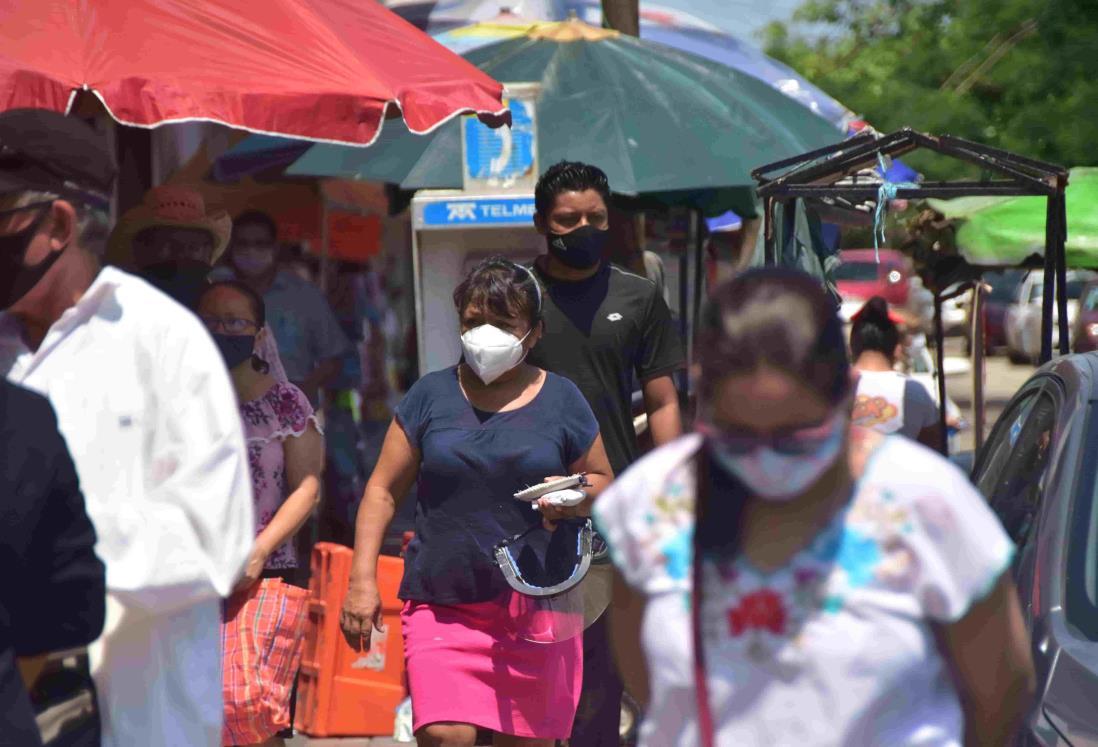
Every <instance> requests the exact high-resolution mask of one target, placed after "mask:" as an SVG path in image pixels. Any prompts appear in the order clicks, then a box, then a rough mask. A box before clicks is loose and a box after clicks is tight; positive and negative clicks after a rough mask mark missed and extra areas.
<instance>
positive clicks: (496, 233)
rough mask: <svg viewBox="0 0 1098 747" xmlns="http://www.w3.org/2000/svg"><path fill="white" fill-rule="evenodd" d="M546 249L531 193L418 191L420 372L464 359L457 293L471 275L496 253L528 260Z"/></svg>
mask: <svg viewBox="0 0 1098 747" xmlns="http://www.w3.org/2000/svg"><path fill="white" fill-rule="evenodd" d="M544 251H545V239H544V237H542V236H541V235H540V234H538V232H537V231H536V230H535V228H534V198H533V196H532V195H529V194H509V195H503V194H500V195H491V194H478V195H471V194H469V193H468V192H462V191H458V190H437V191H429V190H428V191H422V192H418V193H417V194H416V196H415V197H414V198H413V200H412V261H413V264H414V272H415V304H416V337H417V343H418V346H419V373H420V375H421V376H422V375H423V374H426V373H430V372H431V371H438V370H440V369H443V368H446V367H447V366H452V365H454V364H455V363H457V362H458V359H459V358H460V357H461V340H460V332H459V330H458V316H457V311H456V310H455V309H454V300H453V294H454V288H456V287H457V285H458V283H460V282H461V280H462V278H464V277H465V275H466V273H468V271H469V270H470V269H472V268H473V267H474V266H475V265H476V264H477V263H478V262H480V261H481V260H483V259H486V258H487V257H490V256H492V255H495V254H500V255H503V256H505V257H507V258H508V259H511V260H514V261H515V262H519V263H523V264H528V263H530V262H532V261H533V260H534V258H535V257H537V256H538V255H539V254H542V253H544Z"/></svg>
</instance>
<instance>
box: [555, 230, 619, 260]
mask: <svg viewBox="0 0 1098 747" xmlns="http://www.w3.org/2000/svg"><path fill="white" fill-rule="evenodd" d="M609 237H610V232H609V231H600V230H599V229H597V228H595V227H594V226H580V227H579V228H577V229H576V230H574V231H569V232H568V233H552V232H550V233H548V234H547V235H546V236H545V240H546V243H548V245H549V254H551V255H552V256H553V257H554V258H556V259H557V260H558V261H559V262H560V263H561V264H563V265H566V266H568V267H571V268H572V269H573V270H589V269H591V268H592V267H594V266H595V265H597V264H598V263H599V262H601V261H602V256H603V253H604V251H605V250H606V241H607V239H608V238H609Z"/></svg>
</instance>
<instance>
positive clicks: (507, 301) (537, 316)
mask: <svg viewBox="0 0 1098 747" xmlns="http://www.w3.org/2000/svg"><path fill="white" fill-rule="evenodd" d="M470 306H476V307H478V308H481V309H485V310H487V311H490V312H492V313H493V314H496V315H497V316H501V317H516V318H519V319H525V320H526V321H527V322H528V323H529V325H530V328H531V329H533V328H534V325H536V324H537V323H538V322H540V321H541V287H540V286H539V285H538V281H537V279H536V278H535V277H534V273H533V272H532V271H531V270H529V269H527V268H525V267H523V266H522V265H519V264H516V263H515V262H512V261H511V260H509V259H506V258H505V257H500V256H496V257H489V258H488V259H486V260H484V261H483V262H481V263H480V264H479V265H477V266H476V267H474V268H473V270H472V271H471V272H470V273H469V274H468V275H466V277H465V279H464V280H462V281H461V284H460V285H458V287H457V288H455V289H454V307H455V308H456V309H457V312H458V315H459V316H460V315H461V313H462V312H463V311H465V309H467V308H469V307H470Z"/></svg>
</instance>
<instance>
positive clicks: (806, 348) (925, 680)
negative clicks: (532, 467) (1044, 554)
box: [594, 269, 1033, 747]
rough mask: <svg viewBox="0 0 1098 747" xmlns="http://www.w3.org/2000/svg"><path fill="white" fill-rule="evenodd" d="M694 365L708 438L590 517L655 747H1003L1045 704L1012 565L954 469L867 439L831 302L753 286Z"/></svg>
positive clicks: (813, 292)
mask: <svg viewBox="0 0 1098 747" xmlns="http://www.w3.org/2000/svg"><path fill="white" fill-rule="evenodd" d="M696 349H697V350H698V351H699V361H698V363H699V398H700V401H699V415H698V420H699V425H698V428H697V431H698V432H697V433H695V434H693V435H689V436H685V437H683V438H682V439H680V440H678V441H676V442H673V443H671V444H668V445H667V446H665V447H663V448H661V449H659V450H657V451H655V452H653V453H651V454H649V455H648V456H647V457H646V458H644V459H642V460H641V461H640V462H638V463H637V464H636V465H635V466H634V467H633V468H632V469H631V470H629V471H628V472H626V473H625V474H624V475H623V476H622V478H621V479H620V480H619V481H618V482H616V483H614V484H613V485H612V486H611V487H610V489H608V490H607V491H606V492H605V493H604V494H603V495H602V496H601V497H600V498H599V499H598V501H596V503H595V507H594V513H595V519H596V521H597V523H598V525H599V527H600V529H601V530H602V532H603V534H604V536H605V537H606V539H607V542H608V544H609V546H610V548H611V553H612V556H613V558H614V561H615V565H616V567H617V570H618V572H619V574H620V575H619V578H618V581H617V584H616V589H615V594H616V597H617V598H616V599H615V602H614V604H613V605H612V607H611V610H612V625H613V632H614V635H613V636H612V639H613V641H614V643H615V646H616V648H617V649H618V650H617V654H618V659H619V666H620V668H621V669H622V672H623V675H624V676H625V679H626V681H627V683H628V684H629V688H630V690H631V691H632V692H633V694H634V695H636V696H637V697H638V698H639V699H641V700H642V701H647V703H648V710H647V713H646V719H645V722H644V724H643V726H642V730H641V743H642V744H644V745H650V746H652V747H655V746H656V745H658V746H659V747H672V746H675V745H678V746H680V747H687V746H689V747H693V746H695V745H697V746H698V747H712V745H775V746H778V745H793V744H796V745H889V747H902V746H904V745H909V746H912V745H920V746H924V745H925V746H929V745H934V746H936V747H944V746H949V747H954V746H955V747H960V745H962V744H965V745H1003V744H1006V743H1007V741H1008V740H1009V738H1010V735H1011V732H1012V730H1013V729H1014V728H1015V727H1016V725H1017V724H1018V723H1019V720H1020V718H1021V717H1022V716H1023V715H1024V713H1025V711H1026V707H1027V705H1028V703H1029V698H1030V696H1031V693H1032V689H1033V670H1032V663H1031V661H1030V656H1029V639H1028V636H1027V634H1026V631H1025V627H1024V624H1023V621H1022V616H1021V612H1020V609H1019V604H1018V599H1017V595H1016V593H1015V589H1014V585H1013V583H1012V581H1011V578H1010V573H1009V568H1010V562H1011V557H1012V554H1013V550H1014V548H1013V547H1012V546H1011V543H1010V541H1009V540H1008V538H1007V536H1006V534H1005V533H1004V531H1003V529H1002V527H1001V526H1000V525H999V523H998V521H997V520H996V518H995V517H994V515H993V514H992V513H991V511H990V510H989V509H988V507H987V505H986V504H985V502H984V500H983V498H982V497H981V496H980V495H979V494H977V493H976V491H975V490H974V489H973V487H972V486H971V485H970V484H969V482H968V480H967V479H966V478H965V476H964V475H963V474H962V473H961V472H960V471H958V470H957V469H956V468H955V467H953V466H952V465H951V464H950V463H949V462H947V461H946V460H945V459H943V458H942V457H941V456H939V455H937V454H936V453H934V452H932V451H930V450H929V449H927V448H925V447H923V446H920V445H919V444H917V443H915V442H913V441H910V440H908V439H904V438H901V437H895V436H882V435H880V434H877V433H874V432H872V431H868V430H861V429H858V428H852V427H851V426H850V408H851V396H852V391H851V390H852V386H851V384H852V377H851V374H850V366H849V362H848V360H847V358H846V352H845V347H844V345H843V339H842V328H841V325H840V323H839V320H838V318H837V316H836V314H835V311H834V308H833V305H832V304H831V303H830V302H829V300H828V298H827V296H826V295H825V293H824V292H823V290H822V289H821V288H820V286H819V284H818V283H817V282H816V281H815V280H813V279H811V278H809V277H808V276H807V275H804V274H801V273H797V272H793V271H789V270H776V269H770V270H756V271H752V272H748V273H745V274H743V275H741V276H739V277H738V278H736V279H735V280H733V281H731V282H730V283H728V284H726V285H725V286H723V287H722V288H720V289H718V290H717V291H716V293H715V294H714V297H713V302H712V304H711V306H710V308H709V310H708V311H707V314H706V315H705V317H704V318H703V320H702V322H701V328H700V330H699V341H698V345H697V347H696Z"/></svg>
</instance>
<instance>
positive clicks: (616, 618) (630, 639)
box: [607, 569, 649, 710]
mask: <svg viewBox="0 0 1098 747" xmlns="http://www.w3.org/2000/svg"><path fill="white" fill-rule="evenodd" d="M645 605H646V600H645V598H644V596H642V595H641V594H638V593H637V592H636V591H634V590H633V589H631V588H630V587H629V585H628V584H626V583H625V579H623V578H622V577H621V573H619V572H618V571H617V569H615V570H614V592H613V598H612V599H611V601H610V609H609V610H608V611H607V614H609V615H610V643H611V645H612V646H613V648H614V660H615V661H616V662H617V665H618V672H619V673H620V674H621V679H622V682H624V683H625V689H626V691H628V693H629V694H630V695H632V696H633V699H634V700H635V701H637V704H638V705H639V706H640V707H641V709H642V710H643V709H644V708H645V707H647V705H648V696H649V692H648V665H647V663H646V661H645V658H644V648H643V646H642V645H641V623H642V622H643V620H644V609H645Z"/></svg>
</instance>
